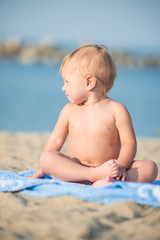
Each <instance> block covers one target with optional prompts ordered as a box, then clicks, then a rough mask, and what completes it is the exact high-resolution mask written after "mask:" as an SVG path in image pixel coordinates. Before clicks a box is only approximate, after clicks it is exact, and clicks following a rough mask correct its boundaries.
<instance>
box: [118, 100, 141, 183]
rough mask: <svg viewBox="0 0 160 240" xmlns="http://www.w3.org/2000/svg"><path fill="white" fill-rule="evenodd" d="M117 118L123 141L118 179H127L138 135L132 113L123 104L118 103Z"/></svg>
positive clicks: (121, 140)
mask: <svg viewBox="0 0 160 240" xmlns="http://www.w3.org/2000/svg"><path fill="white" fill-rule="evenodd" d="M115 120H116V127H117V129H118V132H119V137H120V142H121V150H120V154H119V157H118V159H117V163H118V166H119V176H118V177H117V180H118V179H121V180H126V176H127V174H126V170H127V169H128V168H129V166H130V164H131V163H132V161H133V160H134V158H135V155H136V151H137V144H136V137H135V133H134V129H133V124H132V119H131V117H130V114H129V113H128V111H127V109H126V108H125V107H124V106H123V105H122V104H117V107H116V109H115Z"/></svg>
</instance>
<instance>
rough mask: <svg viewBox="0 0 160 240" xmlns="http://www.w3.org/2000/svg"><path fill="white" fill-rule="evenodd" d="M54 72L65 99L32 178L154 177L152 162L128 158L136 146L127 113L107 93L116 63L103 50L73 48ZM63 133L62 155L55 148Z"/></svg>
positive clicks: (102, 181) (99, 180)
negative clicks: (58, 75)
mask: <svg viewBox="0 0 160 240" xmlns="http://www.w3.org/2000/svg"><path fill="white" fill-rule="evenodd" d="M60 72H61V74H62V77H63V80H64V86H63V88H62V91H64V93H65V94H66V96H67V98H68V99H69V101H70V103H68V104H67V105H66V106H65V107H64V108H63V109H62V111H61V113H60V116H59V119H58V121H57V124H56V126H55V128H54V130H53V132H52V134H51V136H50V137H49V139H48V141H47V143H46V145H45V147H44V150H43V153H42V155H41V157H40V163H39V168H38V170H37V171H36V172H35V173H34V175H33V176H32V178H43V177H45V175H46V174H49V175H51V176H54V177H55V178H59V179H61V180H64V181H71V182H84V181H85V182H86V181H87V182H92V183H93V185H92V186H93V187H99V186H104V185H106V184H108V182H112V181H114V180H121V181H134V182H152V181H153V180H155V179H156V177H157V174H158V168H157V166H156V164H155V163H154V162H152V161H149V160H145V161H138V160H137V161H135V160H134V158H135V155H136V148H137V146H136V138H135V133H134V129H133V125H132V120H131V117H130V114H129V113H128V111H127V109H126V108H125V106H123V105H122V104H120V103H118V102H116V101H114V100H112V99H111V98H109V97H108V96H107V93H108V91H109V90H110V89H111V88H112V86H113V84H114V80H115V78H116V67H115V64H114V62H113V60H112V58H111V56H110V55H109V53H108V52H107V50H106V48H105V47H104V46H102V45H85V46H82V47H79V48H77V49H76V50H74V51H73V52H72V53H71V54H69V55H67V56H66V57H65V58H64V60H63V62H62V65H61V68H60ZM67 136H68V152H67V155H65V154H63V153H61V152H60V150H61V148H62V146H63V144H64V142H65V140H66V137H67Z"/></svg>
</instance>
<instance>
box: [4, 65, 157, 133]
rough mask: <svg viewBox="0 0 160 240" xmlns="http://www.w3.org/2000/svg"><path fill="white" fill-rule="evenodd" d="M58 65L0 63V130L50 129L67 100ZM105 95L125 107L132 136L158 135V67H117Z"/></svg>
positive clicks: (36, 130)
mask: <svg viewBox="0 0 160 240" xmlns="http://www.w3.org/2000/svg"><path fill="white" fill-rule="evenodd" d="M59 67H60V64H54V65H44V64H41V63H34V64H30V65H23V64H21V63H18V62H11V61H1V62H0V130H8V131H34V132H39V131H52V129H53V128H54V125H55V123H56V121H57V119H58V116H59V113H60V111H61V109H62V107H63V106H64V105H65V104H66V103H67V102H68V100H67V99H66V97H65V94H64V93H63V92H62V91H61V88H62V86H63V79H62V77H61V75H60V74H59ZM108 95H109V97H111V98H113V99H114V100H116V101H119V102H121V103H123V104H124V105H125V106H126V107H127V109H128V110H129V112H130V114H131V117H132V119H133V124H134V128H135V132H136V136H138V137H158V136H160V70H156V69H143V70H135V69H134V70H127V69H119V68H118V77H117V79H116V81H115V84H114V87H113V89H112V90H111V91H110V92H109V94H108ZM106 114H107V113H106Z"/></svg>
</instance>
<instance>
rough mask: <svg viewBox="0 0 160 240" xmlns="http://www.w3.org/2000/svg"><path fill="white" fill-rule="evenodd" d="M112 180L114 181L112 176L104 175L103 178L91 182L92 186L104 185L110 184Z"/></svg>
mask: <svg viewBox="0 0 160 240" xmlns="http://www.w3.org/2000/svg"><path fill="white" fill-rule="evenodd" d="M112 182H114V179H113V178H112V177H106V178H105V179H102V180H97V181H95V182H94V183H93V184H92V187H93V188H99V187H105V186H107V185H109V184H111V183H112Z"/></svg>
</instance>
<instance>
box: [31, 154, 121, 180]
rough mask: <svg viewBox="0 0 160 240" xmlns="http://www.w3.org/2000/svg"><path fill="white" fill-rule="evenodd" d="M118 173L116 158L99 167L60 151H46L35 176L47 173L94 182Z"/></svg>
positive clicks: (56, 176)
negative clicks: (86, 163) (85, 164)
mask: <svg viewBox="0 0 160 240" xmlns="http://www.w3.org/2000/svg"><path fill="white" fill-rule="evenodd" d="M117 173H118V168H117V164H116V163H115V161H114V160H110V161H107V162H105V163H104V164H102V165H101V166H99V167H96V168H91V167H88V166H84V165H82V164H81V163H80V162H78V161H76V160H75V159H73V158H70V157H68V156H67V155H65V154H63V153H61V152H58V151H46V152H44V153H43V154H42V156H41V158H40V164H39V169H38V170H37V171H36V173H35V174H34V175H33V178H35V177H36V178H39V177H42V176H43V175H45V174H49V175H51V176H54V177H55V178H59V179H61V180H64V181H84V180H88V181H91V182H94V181H96V180H100V179H104V178H105V177H106V176H112V177H114V176H115V175H117Z"/></svg>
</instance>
